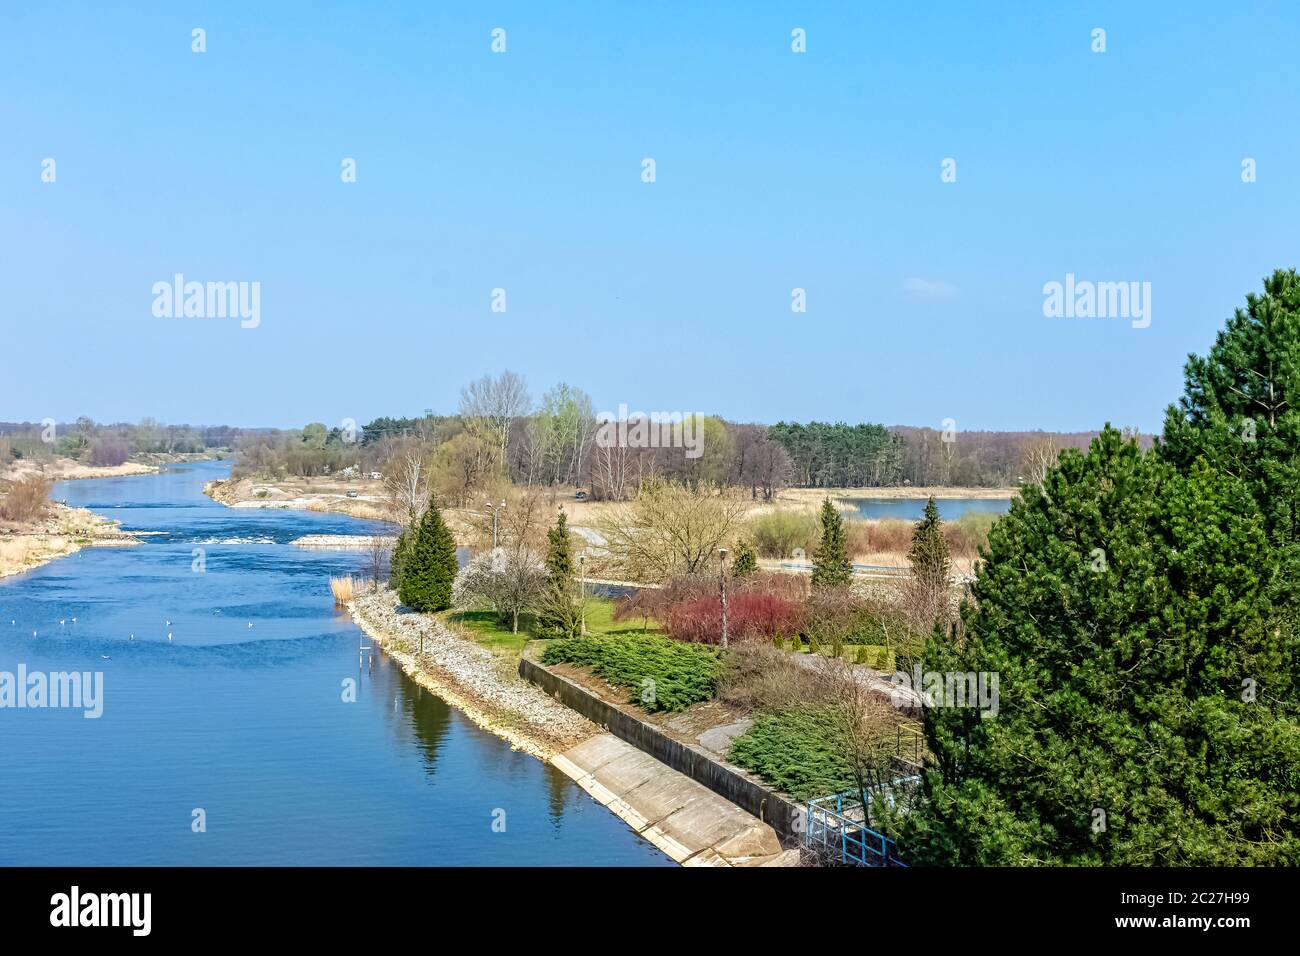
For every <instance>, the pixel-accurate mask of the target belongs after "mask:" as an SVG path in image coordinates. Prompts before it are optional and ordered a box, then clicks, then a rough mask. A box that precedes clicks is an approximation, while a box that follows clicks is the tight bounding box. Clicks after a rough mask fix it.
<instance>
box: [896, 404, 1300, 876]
mask: <svg viewBox="0 0 1300 956" xmlns="http://www.w3.org/2000/svg"><path fill="white" fill-rule="evenodd" d="M1267 542H1268V531H1267V523H1266V521H1265V520H1264V517H1263V516H1262V515H1261V513H1260V510H1259V508H1258V507H1257V505H1256V503H1255V501H1254V500H1253V499H1252V497H1251V495H1250V494H1249V492H1248V486H1247V483H1245V482H1243V481H1241V480H1239V479H1237V478H1236V477H1234V476H1232V475H1229V474H1226V473H1223V472H1217V471H1215V470H1214V469H1213V468H1211V467H1209V466H1207V465H1206V463H1205V462H1203V461H1201V462H1196V463H1194V464H1193V465H1192V466H1191V467H1190V469H1189V470H1188V472H1187V473H1185V474H1184V473H1181V472H1179V471H1178V470H1177V469H1176V468H1174V467H1172V466H1171V465H1170V464H1169V463H1168V462H1167V461H1164V460H1162V458H1161V457H1160V456H1158V455H1156V454H1152V453H1143V452H1142V451H1141V450H1140V449H1139V448H1138V446H1137V444H1136V443H1135V442H1131V441H1126V440H1124V439H1123V438H1122V437H1121V436H1120V434H1119V433H1118V432H1116V431H1115V430H1114V429H1112V428H1109V427H1107V429H1106V430H1105V431H1103V432H1102V434H1101V435H1100V436H1099V437H1098V438H1097V439H1095V440H1094V441H1093V443H1092V446H1091V448H1090V450H1089V451H1088V453H1087V454H1086V455H1083V454H1080V453H1079V452H1077V451H1067V452H1065V453H1064V454H1063V455H1062V456H1061V459H1060V466H1059V467H1058V468H1057V469H1055V470H1054V471H1053V472H1052V473H1051V474H1049V476H1048V478H1047V481H1046V482H1045V483H1044V487H1042V488H1040V487H1038V486H1034V487H1027V488H1026V489H1025V490H1024V492H1023V494H1022V498H1021V499H1020V500H1017V501H1016V502H1015V503H1013V505H1012V508H1011V511H1010V512H1009V513H1008V514H1007V515H1006V516H1005V517H1003V518H1002V519H1001V520H1000V521H999V522H998V523H997V524H995V525H994V526H993V529H992V531H991V532H990V534H989V543H988V548H987V559H986V560H985V561H983V562H982V563H981V564H980V566H979V569H978V571H977V576H976V581H975V583H974V585H973V588H972V590H973V596H974V601H972V602H969V603H968V604H966V605H965V606H964V607H963V608H962V619H963V623H964V625H965V628H964V637H963V639H962V640H961V642H960V644H958V643H957V642H956V640H955V638H954V637H953V636H951V635H944V634H943V632H940V631H936V632H935V634H934V635H933V636H932V637H931V638H930V641H929V643H928V645H927V648H926V652H925V659H924V664H923V671H925V672H939V673H941V674H942V673H957V674H965V673H970V672H973V673H975V674H984V675H985V681H986V687H988V686H991V685H990V683H989V682H990V681H991V680H992V678H993V677H994V676H996V678H997V681H998V683H997V685H996V686H997V690H998V693H997V695H996V698H995V700H996V714H995V715H994V714H990V713H988V709H987V708H986V709H985V712H984V713H983V714H982V713H981V711H980V710H979V709H977V708H974V707H969V706H958V704H959V703H960V701H957V700H947V701H943V700H941V701H939V702H940V703H947V704H949V705H950V706H941V707H929V708H926V710H925V713H924V722H925V737H926V743H927V746H928V748H929V750H930V751H931V753H932V754H933V755H934V763H933V764H932V765H930V766H928V767H927V769H926V770H925V771H924V773H923V777H922V788H921V797H922V799H921V800H920V801H919V804H918V805H917V806H915V807H913V808H912V809H911V810H910V812H908V813H906V814H904V815H903V816H902V818H901V819H900V820H899V821H898V825H899V827H900V828H901V837H902V842H903V845H904V846H905V848H906V852H908V853H909V854H911V856H912V858H913V860H914V861H915V862H918V863H927V864H932V865H942V866H961V865H968V866H999V865H1020V866H1023V865H1049V866H1050V865H1076V866H1077V865H1106V866H1155V865H1195V866H1231V865H1265V864H1271V865H1292V866H1293V865H1297V864H1300V790H1298V789H1297V787H1296V786H1295V781H1296V780H1297V779H1300V743H1297V741H1300V722H1298V721H1297V713H1300V706H1298V705H1300V694H1298V693H1297V674H1298V673H1300V669H1298V668H1297V666H1296V663H1297V644H1296V639H1295V635H1294V631H1293V630H1292V628H1291V627H1290V626H1289V625H1288V624H1287V622H1286V620H1285V619H1284V617H1283V616H1281V615H1279V612H1278V609H1277V607H1276V606H1275V605H1274V604H1273V602H1272V601H1271V600H1270V596H1271V593H1272V591H1273V587H1274V581H1275V579H1276V576H1277V574H1278V573H1279V570H1280V568H1279V564H1278V561H1277V554H1276V552H1274V551H1271V550H1270V549H1269V548H1268V547H1267Z"/></svg>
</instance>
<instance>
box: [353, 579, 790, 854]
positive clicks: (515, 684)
mask: <svg viewBox="0 0 1300 956" xmlns="http://www.w3.org/2000/svg"><path fill="white" fill-rule="evenodd" d="M348 610H349V611H350V612H351V614H352V619H353V620H354V621H355V622H356V624H357V626H358V627H360V628H361V629H362V630H363V631H364V632H365V633H366V634H367V635H368V636H369V637H370V638H371V640H373V641H374V642H375V643H376V644H377V645H379V646H380V647H382V648H383V649H384V652H385V653H386V654H387V655H388V656H389V657H390V658H392V659H393V660H395V661H396V662H397V663H398V664H399V665H400V666H401V668H402V670H403V671H404V672H405V673H406V675H407V676H408V677H409V678H411V679H412V680H414V681H415V682H416V683H418V684H419V685H420V686H422V687H424V688H426V689H428V690H429V691H431V692H432V693H434V694H437V695H438V696H439V697H441V698H442V699H443V700H445V701H447V702H448V703H450V704H451V705H452V706H454V707H455V708H457V709H458V710H460V711H461V712H462V713H463V714H465V715H466V716H467V717H468V718H469V719H470V720H472V721H473V722H474V723H475V724H477V725H478V726H479V727H481V728H483V729H484V730H487V731H488V732H490V733H493V734H496V735H497V736H499V737H501V738H502V739H504V740H506V741H507V742H508V743H509V744H510V745H511V747H512V749H515V750H520V751H523V752H525V753H528V754H531V755H532V756H534V757H537V758H538V759H539V760H542V761H544V762H545V763H548V764H550V765H552V766H554V767H556V768H558V769H559V770H560V771H561V772H562V773H564V774H565V775H566V776H568V777H569V778H570V779H572V780H573V781H574V782H575V783H576V784H577V785H578V786H579V787H581V788H582V789H583V790H585V791H586V792H587V793H588V795H589V796H591V797H592V799H594V800H595V801H596V802H597V803H599V804H601V806H603V807H605V808H606V809H607V810H609V811H610V812H611V813H612V814H614V815H615V816H617V817H618V818H619V819H621V820H623V822H624V823H626V824H627V825H628V826H630V827H631V828H632V829H633V830H634V831H635V832H636V833H637V834H639V835H640V836H641V837H642V838H644V839H646V840H648V841H649V842H650V843H652V844H653V845H654V846H656V847H658V848H659V849H660V850H662V851H663V852H664V853H666V854H667V855H668V856H669V857H670V858H671V859H672V860H674V861H675V862H677V863H679V864H682V865H684V866H791V865H798V863H799V853H798V852H797V851H795V850H785V849H783V848H782V846H781V843H780V840H779V839H778V837H777V835H776V833H775V831H774V830H773V829H772V827H771V826H770V825H768V824H766V823H764V822H762V821H761V820H759V819H758V818H757V817H754V816H753V815H751V814H749V813H747V812H746V811H744V810H742V809H740V808H739V807H737V806H736V805H735V804H733V803H731V802H730V801H728V800H727V799H725V798H724V797H722V796H720V795H718V794H717V793H714V792H712V791H711V790H710V789H709V788H707V787H705V786H703V785H702V784H700V783H698V782H697V781H695V780H692V779H691V778H690V777H688V776H686V775H685V774H683V773H680V772H678V771H677V770H674V769H672V768H671V767H669V766H667V765H666V764H663V763H661V762H659V761H658V760H656V759H655V758H654V757H652V756H650V755H649V754H647V753H644V752H642V751H640V750H638V749H637V748H635V747H633V746H630V745H629V744H628V743H626V742H624V741H622V740H619V739H617V738H616V737H615V736H614V735H612V734H610V733H609V732H607V731H606V730H604V728H601V727H598V726H597V725H596V724H594V723H592V722H591V721H589V720H588V719H587V718H585V717H583V716H582V715H581V714H579V713H578V712H577V711H575V710H571V709H570V708H569V707H567V706H565V705H564V704H561V703H559V702H558V701H556V700H555V699H554V698H552V697H551V696H549V695H548V694H546V693H545V692H544V691H543V690H541V689H540V688H539V687H538V686H537V685H535V684H534V683H531V682H529V681H526V680H524V679H522V678H521V677H520V675H519V671H518V661H517V658H516V657H515V656H514V655H496V654H493V653H492V652H491V651H489V650H487V649H486V648H484V647H483V646H481V645H479V644H477V643H474V642H473V641H469V640H465V639H464V638H460V637H457V636H455V635H454V634H453V633H452V632H451V631H449V630H448V629H447V628H446V627H445V626H443V624H442V623H441V622H440V621H438V620H437V619H436V618H434V617H432V616H429V615H423V614H417V613H414V612H410V611H407V610H405V609H403V608H401V607H400V606H399V605H398V601H397V596H396V595H395V594H394V593H393V592H392V591H391V590H388V589H386V588H383V589H380V590H378V591H374V592H372V593H370V594H366V595H363V596H361V597H359V598H357V599H355V600H353V601H351V602H349V604H348ZM421 648H422V649H423V650H421Z"/></svg>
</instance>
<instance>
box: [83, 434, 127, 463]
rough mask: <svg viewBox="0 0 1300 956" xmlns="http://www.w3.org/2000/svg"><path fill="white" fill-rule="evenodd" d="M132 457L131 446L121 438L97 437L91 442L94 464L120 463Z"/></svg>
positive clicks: (92, 461)
mask: <svg viewBox="0 0 1300 956" xmlns="http://www.w3.org/2000/svg"><path fill="white" fill-rule="evenodd" d="M130 457H131V446H130V445H129V444H128V443H127V442H126V441H124V440H122V439H121V438H96V439H95V440H94V441H92V442H91V443H90V463H91V464H92V465H120V464H122V463H123V462H124V461H126V460H127V459H128V458H130Z"/></svg>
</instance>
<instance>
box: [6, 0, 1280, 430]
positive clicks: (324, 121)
mask: <svg viewBox="0 0 1300 956" xmlns="http://www.w3.org/2000/svg"><path fill="white" fill-rule="evenodd" d="M975 6H976V5H974V4H964V3H963V4H958V3H942V2H941V3H927V4H875V3H871V4H868V3H843V4H840V3H816V4H794V3H789V4H785V3H751V4H741V3H711V4H707V5H705V4H698V5H696V4H684V3H682V4H678V3H656V4H644V5H637V6H635V7H633V6H632V5H630V4H610V3H604V4H598V3H590V4H587V3H539V2H533V3H520V4H506V3H501V4H493V3H484V4H470V3H464V4H445V3H439V4H433V3H418V2H406V3H398V2H390V3H380V4H365V5H363V4H360V3H352V4H343V3H315V4H306V3H303V4H297V3H275V4H265V3H263V4H254V3H220V4H218V3H212V4H198V3H195V4H187V3H157V4H147V3H138V4H131V5H129V7H127V6H126V5H116V4H114V5H110V4H102V3H84V4H81V3H76V4H74V3H51V4H40V5H21V6H19V5H11V6H9V7H8V8H7V9H6V11H5V14H4V19H3V23H0V90H3V95H0V223H2V224H3V228H2V229H0V292H3V308H4V337H3V341H4V349H3V351H4V356H3V359H2V360H0V420H15V419H18V420H21V419H31V420H36V419H40V418H44V417H47V416H48V417H53V418H56V419H59V420H66V419H71V418H73V417H75V416H77V415H82V414H85V415H90V416H92V417H94V418H96V419H98V420H104V421H114V420H131V421H133V420H137V419H139V418H141V417H142V416H145V415H152V416H155V417H158V418H161V419H163V420H166V421H188V422H191V423H196V424H197V423H213V424H215V423H229V424H238V425H298V424H301V423H303V422H305V421H309V420H320V421H326V422H331V423H335V422H338V421H341V420H342V419H344V418H353V419H356V420H357V421H360V422H364V421H367V420H369V419H370V418H372V417H375V416H377V415H383V414H392V415H401V414H418V413H419V412H421V411H422V410H423V409H425V408H434V409H437V410H442V411H452V410H454V408H455V405H456V399H457V395H458V392H459V388H460V386H461V385H462V384H463V383H464V382H466V381H467V380H469V379H470V378H473V377H477V376H478V375H481V374H484V373H487V372H496V371H499V370H500V369H502V368H507V367H508V368H511V369H514V370H515V371H517V372H520V373H521V374H523V375H524V376H525V377H526V378H527V379H528V382H529V384H530V386H531V387H532V390H533V392H534V394H535V395H537V394H540V393H541V392H542V391H543V390H544V389H545V388H546V387H548V386H550V385H553V384H555V383H556V382H559V381H568V382H571V383H573V384H575V385H578V386H580V387H581V388H583V389H585V390H586V391H588V392H589V393H590V394H591V395H592V398H593V400H594V402H595V404H596V407H597V409H600V410H603V409H616V408H617V406H618V404H619V403H626V404H628V405H629V406H630V407H632V408H639V409H644V410H683V411H695V410H699V411H705V412H711V413H718V414H722V415H725V416H727V417H729V418H732V419H736V420H742V421H775V420H778V419H782V418H785V419H800V420H807V419H811V418H819V419H844V420H849V421H859V420H866V421H880V422H885V423H887V424H896V423H897V424H912V425H932V426H935V427H939V425H940V422H941V421H942V419H944V418H953V419H955V420H956V422H957V426H958V428H960V429H975V428H1000V429H1003V428H1004V429H1025V428H1046V429H1059V430H1075V429H1088V428H1095V427H1098V426H1099V425H1101V424H1102V423H1103V422H1105V421H1107V420H1109V421H1112V422H1114V423H1115V424H1117V425H1137V426H1140V427H1143V428H1146V429H1154V428H1157V427H1158V426H1159V422H1160V420H1161V418H1162V413H1163V409H1164V407H1165V405H1166V404H1168V403H1169V402H1170V401H1171V400H1172V399H1174V398H1175V397H1176V396H1177V394H1178V392H1179V391H1180V389H1181V381H1182V378H1181V376H1182V372H1181V367H1182V363H1183V361H1184V360H1185V357H1186V355H1187V353H1188V352H1189V351H1198V352H1204V351H1205V350H1206V349H1207V348H1208V346H1209V345H1210V344H1211V342H1212V340H1213V336H1214V333H1215V331H1216V330H1217V329H1218V328H1219V327H1220V326H1221V325H1222V323H1223V321H1224V319H1225V318H1226V317H1227V316H1228V315H1229V314H1230V313H1231V311H1232V309H1233V308H1234V307H1236V306H1238V305H1240V304H1241V303H1242V301H1243V299H1244V296H1245V294H1246V293H1247V292H1248V291H1253V290H1255V289H1257V288H1258V287H1259V283H1260V279H1261V277H1263V276H1264V275H1265V274H1267V273H1268V272H1271V271H1272V270H1273V269H1274V268H1277V267H1290V266H1294V265H1296V264H1297V261H1298V260H1300V256H1298V255H1297V245H1298V244H1300V230H1297V228H1296V223H1297V222H1298V221H1300V152H1298V149H1297V147H1298V146H1300V127H1298V126H1297V124H1296V123H1295V122H1294V117H1295V116H1296V110H1297V101H1298V96H1300V60H1298V59H1297V57H1296V56H1295V49H1296V46H1297V39H1300V12H1298V8H1297V7H1296V5H1294V4H1284V3H1276V4H1252V3H1237V4H1231V5H1227V4H1208V3H1207V4H1195V3H1193V4H1188V3H1179V4H1172V3H1170V4H1141V5H1136V4H1127V3H1119V4H1055V3H1053V4H1039V3H1023V4H1001V5H998V9H999V12H997V13H988V12H981V11H979V10H977V9H975ZM119 7H120V8H119ZM1137 7H1140V8H1141V9H1136V8H1137ZM194 27H202V28H204V29H205V30H206V31H207V47H208V49H207V52H206V53H202V54H195V53H193V52H191V48H190V47H191V30H192V29H193V28H194ZM494 27H502V28H504V29H505V30H506V40H507V52H506V53H505V54H493V53H492V52H491V49H490V43H491V35H490V34H491V31H492V29H493V28H494ZM795 27H802V28H804V29H805V30H806V31H807V53H805V54H802V55H799V54H794V53H792V52H791V50H790V31H791V30H792V29H793V28H795ZM1096 27H1101V28H1104V29H1105V30H1106V42H1107V50H1106V52H1105V53H1102V54H1098V53H1093V52H1092V51H1091V49H1090V45H1091V42H1092V41H1091V31H1092V30H1093V29H1094V28H1096ZM46 157H52V158H54V159H55V160H56V162H57V181H56V182H55V183H42V182H41V162H42V160H43V159H44V158H46ZM344 157H353V158H355V160H356V162H357V180H358V181H357V182H356V183H353V184H345V183H342V182H341V181H340V163H341V161H342V159H343V158H344ZM644 157H653V158H654V160H655V162H656V167H657V169H656V172H657V181H656V182H655V183H653V184H646V183H643V182H642V181H641V161H642V159H643V158H644ZM946 157H952V158H954V159H956V161H957V182H955V183H942V182H941V181H940V164H941V162H942V161H943V159H944V158H946ZM1244 157H1253V158H1254V159H1255V160H1256V161H1257V164H1258V181H1257V182H1255V183H1251V184H1245V183H1243V182H1242V181H1241V162H1242V159H1243V158H1244ZM177 272H180V273H183V274H184V275H185V276H186V277H187V279H197V280H200V281H207V280H213V281H239V280H244V281H258V282H260V283H261V287H262V293H261V295H262V302H261V324H260V326H259V327H258V328H256V329H241V328H240V327H239V325H238V324H237V323H236V322H231V321H222V320H196V319H188V320H186V319H164V318H156V317H155V316H154V315H153V314H152V311H151V306H152V302H153V296H152V292H151V288H152V285H153V283H155V282H157V281H169V280H170V279H171V277H172V275H173V274H174V273H177ZM1067 272H1073V273H1075V274H1076V275H1077V276H1079V277H1080V278H1081V279H1092V280H1097V281H1149V282H1150V283H1151V284H1152V303H1151V312H1152V322H1151V326H1150V327H1149V328H1146V329H1133V328H1132V327H1131V325H1130V323H1129V322H1128V321H1124V320H1111V321H1106V320H1078V319H1076V320H1067V319H1050V318H1045V317H1044V315H1043V309H1042V306H1043V293H1042V287H1043V284H1044V283H1046V282H1050V281H1064V278H1065V275H1066V273H1067ZM498 287H500V288H504V289H506V293H507V303H508V308H507V311H506V312H505V313H504V314H502V313H494V312H492V311H491V310H490V302H491V298H490V297H491V290H492V289H494V288H498ZM795 287H802V288H805V289H806V290H807V296H808V308H807V312H806V313H803V314H795V313H792V312H791V310H790V301H791V289H792V288H795Z"/></svg>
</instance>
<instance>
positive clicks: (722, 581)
mask: <svg viewBox="0 0 1300 956" xmlns="http://www.w3.org/2000/svg"><path fill="white" fill-rule="evenodd" d="M718 584H719V586H720V587H721V589H722V646H723V647H726V646H727V549H726V548H719V549H718Z"/></svg>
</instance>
